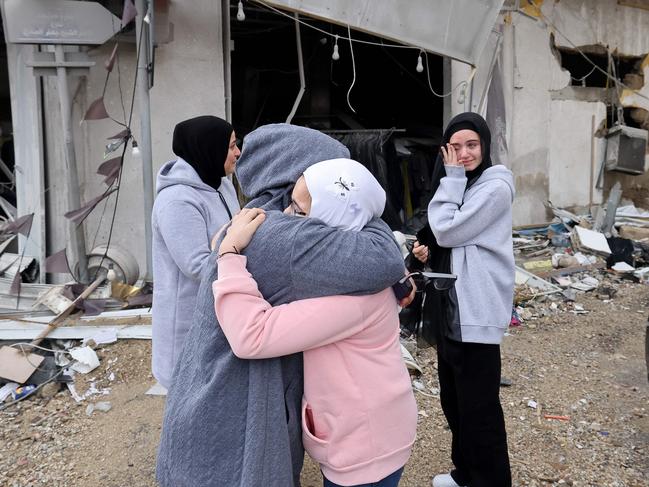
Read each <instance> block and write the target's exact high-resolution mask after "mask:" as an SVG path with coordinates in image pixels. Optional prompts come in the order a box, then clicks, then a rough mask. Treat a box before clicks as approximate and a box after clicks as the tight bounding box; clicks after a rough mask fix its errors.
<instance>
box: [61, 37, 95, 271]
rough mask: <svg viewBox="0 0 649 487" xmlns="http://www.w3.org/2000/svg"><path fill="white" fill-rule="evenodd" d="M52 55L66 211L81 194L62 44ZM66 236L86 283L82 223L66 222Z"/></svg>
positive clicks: (79, 202) (76, 201)
mask: <svg viewBox="0 0 649 487" xmlns="http://www.w3.org/2000/svg"><path fill="white" fill-rule="evenodd" d="M54 57H55V60H56V64H57V67H56V75H57V77H58V83H57V84H58V89H59V102H60V104H61V121H62V127H63V141H64V146H65V163H66V169H67V170H66V173H67V176H68V191H67V193H68V194H67V197H68V211H72V210H76V209H77V208H80V207H81V195H80V192H79V173H78V171H77V159H76V156H75V152H74V141H73V139H72V128H71V124H72V110H71V106H70V92H69V90H68V76H67V73H66V70H65V67H63V63H64V62H65V54H64V53H63V46H62V45H61V44H57V45H55V46H54ZM68 236H69V239H70V243H71V244H72V251H73V260H76V261H77V262H78V274H79V275H78V279H79V281H81V282H82V283H86V284H87V283H88V256H87V255H86V238H85V235H84V230H83V223H81V224H79V225H77V224H75V223H74V222H73V221H70V222H69V223H68Z"/></svg>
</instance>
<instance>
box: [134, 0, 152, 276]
mask: <svg viewBox="0 0 649 487" xmlns="http://www.w3.org/2000/svg"><path fill="white" fill-rule="evenodd" d="M135 8H136V10H137V11H138V18H137V19H136V21H135V38H136V39H137V40H138V41H137V57H138V63H137V81H136V83H137V95H138V100H139V105H140V138H139V139H138V141H137V142H138V147H139V149H140V154H141V156H142V189H143V193H144V194H143V199H144V240H145V245H146V269H145V271H144V279H145V280H146V281H151V280H152V269H153V262H152V261H153V259H152V241H153V234H152V229H151V211H152V210H153V162H152V160H153V157H152V155H151V103H150V100H149V67H148V59H147V58H148V49H146V46H144V45H142V44H143V42H141V40H143V39H144V37H143V36H142V35H141V33H140V32H141V31H142V29H143V28H144V20H143V19H144V16H145V15H146V13H147V10H148V9H149V8H152V7H151V3H150V2H149V1H148V0H136V1H135ZM151 28H153V27H151Z"/></svg>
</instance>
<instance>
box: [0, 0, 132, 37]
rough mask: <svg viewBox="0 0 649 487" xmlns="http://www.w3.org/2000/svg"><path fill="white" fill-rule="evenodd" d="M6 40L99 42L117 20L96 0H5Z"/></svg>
mask: <svg viewBox="0 0 649 487" xmlns="http://www.w3.org/2000/svg"><path fill="white" fill-rule="evenodd" d="M4 14H5V16H6V26H7V41H8V42H13V43H16V44H91V45H97V44H103V43H104V42H106V41H107V40H108V39H110V38H111V37H113V35H115V34H116V33H117V32H118V31H119V29H120V26H121V25H120V19H118V18H117V17H115V16H114V15H113V14H112V13H110V12H109V11H108V10H106V9H105V8H104V7H103V6H102V5H100V4H98V3H96V2H79V1H73V0H6V1H5V9H4Z"/></svg>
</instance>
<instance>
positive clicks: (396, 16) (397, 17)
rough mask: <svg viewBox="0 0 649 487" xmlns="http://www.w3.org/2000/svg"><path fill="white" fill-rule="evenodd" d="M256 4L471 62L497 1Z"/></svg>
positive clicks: (288, 0)
mask: <svg viewBox="0 0 649 487" xmlns="http://www.w3.org/2000/svg"><path fill="white" fill-rule="evenodd" d="M258 3H261V4H264V3H267V4H271V5H273V6H275V7H281V8H285V9H288V10H290V11H293V12H298V13H301V14H304V15H309V16H312V17H316V18H319V19H323V20H327V21H329V22H332V23H335V24H340V25H349V26H350V27H351V28H353V29H357V30H361V31H364V32H368V33H370V34H373V35H377V36H380V37H383V38H386V39H392V40H394V41H397V42H401V43H404V44H409V45H412V46H416V47H420V48H422V49H424V50H426V51H430V52H434V53H436V54H441V55H444V56H448V57H451V58H454V59H457V60H459V61H464V62H466V63H469V64H472V65H475V64H476V63H477V61H478V59H479V56H480V53H481V51H482V48H483V47H484V45H485V43H486V41H487V37H488V36H489V33H490V32H491V29H492V27H493V26H494V23H495V22H496V18H497V16H498V12H499V11H500V7H501V6H502V4H503V0H453V1H450V0H357V1H354V2H350V1H348V0H268V1H259V2H258Z"/></svg>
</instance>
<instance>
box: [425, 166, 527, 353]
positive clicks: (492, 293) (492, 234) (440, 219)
mask: <svg viewBox="0 0 649 487" xmlns="http://www.w3.org/2000/svg"><path fill="white" fill-rule="evenodd" d="M444 168H445V169H446V177H444V178H442V179H441V181H440V185H439V188H438V190H437V192H436V193H435V196H434V197H433V199H432V200H431V201H430V204H429V205H428V221H429V223H430V226H431V229H432V230H433V234H434V235H435V238H436V239H437V242H438V243H439V245H440V246H442V247H449V248H451V249H452V250H451V270H452V272H453V273H455V274H456V275H457V281H456V283H455V292H456V295H457V306H458V311H459V313H455V316H454V319H453V323H452V324H451V326H452V327H453V328H457V327H459V330H458V329H456V330H455V331H454V333H453V336H454V337H455V338H457V339H459V340H461V341H462V342H473V343H491V344H499V343H500V342H501V341H502V338H503V335H504V333H505V330H506V329H507V326H508V325H509V322H510V320H511V312H512V299H513V294H514V272H515V271H514V253H513V249H512V201H513V199H514V181H513V177H512V173H511V171H510V170H509V169H507V168H506V167H505V166H502V165H497V166H492V167H490V168H488V169H485V171H484V172H483V173H482V175H481V176H480V178H479V179H478V180H477V181H476V182H475V183H474V184H473V185H472V186H471V187H470V188H469V189H468V191H467V192H466V193H465V192H464V190H465V188H466V184H467V178H466V176H465V171H464V167H462V166H444Z"/></svg>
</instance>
